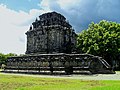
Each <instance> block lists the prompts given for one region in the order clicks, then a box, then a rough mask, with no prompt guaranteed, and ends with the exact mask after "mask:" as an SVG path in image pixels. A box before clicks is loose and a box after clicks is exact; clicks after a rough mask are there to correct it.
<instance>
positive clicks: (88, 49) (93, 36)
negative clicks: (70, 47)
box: [77, 20, 120, 68]
mask: <svg viewBox="0 0 120 90" xmlns="http://www.w3.org/2000/svg"><path fill="white" fill-rule="evenodd" d="M77 48H78V51H79V52H80V53H88V54H93V55H98V56H101V57H103V58H104V59H106V60H107V62H108V63H109V64H111V65H112V66H115V67H119V68H120V24H119V23H116V22H109V21H105V20H102V21H100V22H99V23H94V22H92V23H91V24H90V25H89V27H88V29H87V30H83V31H82V32H81V33H80V34H79V35H78V38H77Z"/></svg>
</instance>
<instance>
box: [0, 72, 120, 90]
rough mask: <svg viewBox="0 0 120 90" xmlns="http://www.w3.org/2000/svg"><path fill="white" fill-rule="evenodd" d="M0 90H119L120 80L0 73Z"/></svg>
mask: <svg viewBox="0 0 120 90" xmlns="http://www.w3.org/2000/svg"><path fill="white" fill-rule="evenodd" d="M0 90H120V81H99V80H96V81H95V80H76V79H63V78H43V77H30V76H16V75H5V74H0Z"/></svg>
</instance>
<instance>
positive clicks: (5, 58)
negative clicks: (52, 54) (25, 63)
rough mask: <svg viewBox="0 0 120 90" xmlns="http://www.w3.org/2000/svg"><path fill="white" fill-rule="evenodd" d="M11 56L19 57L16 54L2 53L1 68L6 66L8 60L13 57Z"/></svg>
mask: <svg viewBox="0 0 120 90" xmlns="http://www.w3.org/2000/svg"><path fill="white" fill-rule="evenodd" d="M11 56H17V54H14V53H9V54H2V53H0V67H1V66H2V64H6V60H7V58H8V57H11Z"/></svg>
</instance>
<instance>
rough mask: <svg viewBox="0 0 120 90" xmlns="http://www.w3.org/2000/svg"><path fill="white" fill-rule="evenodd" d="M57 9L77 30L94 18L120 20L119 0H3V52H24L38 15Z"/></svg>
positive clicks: (0, 2)
mask: <svg viewBox="0 0 120 90" xmlns="http://www.w3.org/2000/svg"><path fill="white" fill-rule="evenodd" d="M51 11H56V12H58V13H61V14H62V15H64V16H65V17H66V18H67V20H68V21H69V23H70V24H71V25H72V26H73V28H74V29H75V31H76V32H77V33H79V32H81V31H82V30H85V29H87V27H88V25H89V24H90V23H91V22H95V23H98V22H99V21H100V20H108V21H114V22H118V23H120V0H0V53H5V54H7V53H16V54H24V53H25V51H26V41H27V40H26V35H25V32H27V31H28V30H29V27H30V25H31V23H32V22H33V21H34V20H35V19H36V18H38V16H39V15H41V14H43V13H46V12H51Z"/></svg>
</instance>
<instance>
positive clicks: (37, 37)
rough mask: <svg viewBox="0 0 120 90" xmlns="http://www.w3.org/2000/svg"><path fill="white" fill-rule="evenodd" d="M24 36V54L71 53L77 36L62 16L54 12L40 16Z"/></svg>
mask: <svg viewBox="0 0 120 90" xmlns="http://www.w3.org/2000/svg"><path fill="white" fill-rule="evenodd" d="M26 35H27V51H26V54H32V53H71V52H73V51H74V49H75V46H76V36H77V35H76V33H75V32H74V30H73V29H72V26H71V25H70V24H69V22H67V21H66V18H65V17H64V16H63V15H61V14H59V13H56V12H51V13H45V14H42V15H40V16H39V20H38V19H36V20H35V22H33V23H32V25H31V27H30V29H29V31H27V32H26Z"/></svg>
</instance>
